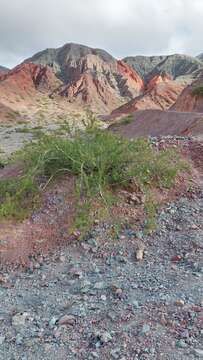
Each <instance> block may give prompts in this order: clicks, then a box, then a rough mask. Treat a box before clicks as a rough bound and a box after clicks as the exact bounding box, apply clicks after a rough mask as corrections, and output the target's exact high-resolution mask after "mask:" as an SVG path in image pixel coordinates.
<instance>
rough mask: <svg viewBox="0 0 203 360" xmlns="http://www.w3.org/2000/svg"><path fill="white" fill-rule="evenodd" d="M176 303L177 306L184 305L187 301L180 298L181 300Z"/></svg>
mask: <svg viewBox="0 0 203 360" xmlns="http://www.w3.org/2000/svg"><path fill="white" fill-rule="evenodd" d="M175 305H177V306H184V305H185V302H184V301H183V300H181V299H179V300H176V302H175Z"/></svg>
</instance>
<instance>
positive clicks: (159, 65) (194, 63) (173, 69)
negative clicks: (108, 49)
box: [123, 54, 203, 81]
mask: <svg viewBox="0 0 203 360" xmlns="http://www.w3.org/2000/svg"><path fill="white" fill-rule="evenodd" d="M123 61H124V62H126V63H127V64H128V65H130V66H131V67H132V68H133V69H134V70H135V71H137V72H138V74H139V75H140V76H141V77H142V78H143V79H144V80H145V81H149V80H150V79H151V78H153V77H154V76H156V75H158V74H160V73H162V72H163V71H164V72H166V73H167V74H169V75H170V76H172V78H173V79H177V78H178V77H180V76H187V77H189V76H190V75H191V74H193V73H194V72H195V71H196V70H199V69H201V68H203V63H202V62H201V61H200V60H199V59H198V58H194V57H192V56H187V55H180V54H175V55H169V56H131V57H126V58H125V59H123Z"/></svg>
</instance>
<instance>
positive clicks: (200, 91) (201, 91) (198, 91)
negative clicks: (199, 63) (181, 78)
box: [192, 84, 203, 96]
mask: <svg viewBox="0 0 203 360" xmlns="http://www.w3.org/2000/svg"><path fill="white" fill-rule="evenodd" d="M192 94H193V95H194V96H203V84H202V85H200V86H198V87H196V88H195V89H193V91H192Z"/></svg>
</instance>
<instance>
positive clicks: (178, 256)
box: [171, 255, 182, 263]
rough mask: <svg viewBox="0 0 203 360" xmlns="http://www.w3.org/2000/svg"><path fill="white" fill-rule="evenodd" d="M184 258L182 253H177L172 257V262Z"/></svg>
mask: <svg viewBox="0 0 203 360" xmlns="http://www.w3.org/2000/svg"><path fill="white" fill-rule="evenodd" d="M181 260H182V257H181V256H180V255H175V256H173V257H172V258H171V261H172V262H175V263H176V262H179V261H181Z"/></svg>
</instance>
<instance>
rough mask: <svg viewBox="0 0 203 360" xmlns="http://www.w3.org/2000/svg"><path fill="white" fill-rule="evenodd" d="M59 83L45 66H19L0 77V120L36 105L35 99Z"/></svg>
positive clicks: (51, 71)
mask: <svg viewBox="0 0 203 360" xmlns="http://www.w3.org/2000/svg"><path fill="white" fill-rule="evenodd" d="M60 85H61V81H60V80H59V79H58V78H57V77H56V76H55V74H54V72H53V70H52V69H51V68H49V67H47V66H42V65H36V64H31V63H28V64H21V65H19V66H17V67H16V68H14V69H13V70H10V71H9V72H7V73H4V74H1V75H0V115H1V119H0V120H2V119H3V120H5V119H6V118H7V119H9V118H11V119H13V117H14V115H15V114H19V113H20V112H21V111H22V110H24V109H27V110H29V106H31V105H33V104H36V101H37V99H38V98H39V97H40V96H42V95H47V94H48V93H49V92H52V91H53V90H54V89H55V88H56V87H58V86H60Z"/></svg>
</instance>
